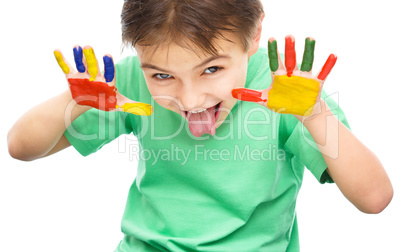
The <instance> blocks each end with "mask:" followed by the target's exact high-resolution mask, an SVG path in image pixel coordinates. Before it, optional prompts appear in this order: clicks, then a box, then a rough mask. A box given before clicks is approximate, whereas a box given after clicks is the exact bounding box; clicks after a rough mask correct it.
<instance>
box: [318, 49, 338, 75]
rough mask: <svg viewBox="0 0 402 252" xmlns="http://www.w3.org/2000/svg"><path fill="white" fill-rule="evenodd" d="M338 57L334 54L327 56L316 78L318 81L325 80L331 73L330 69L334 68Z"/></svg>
mask: <svg viewBox="0 0 402 252" xmlns="http://www.w3.org/2000/svg"><path fill="white" fill-rule="evenodd" d="M337 60H338V57H337V56H336V55H335V54H331V55H329V57H328V59H327V61H326V62H325V64H324V66H323V67H322V69H321V72H320V73H319V75H318V76H317V78H318V79H319V80H325V79H326V78H327V76H328V74H329V73H330V72H331V70H332V68H333V67H334V66H335V63H336V61H337Z"/></svg>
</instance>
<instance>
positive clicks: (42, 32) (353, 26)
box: [0, 0, 402, 252]
mask: <svg viewBox="0 0 402 252" xmlns="http://www.w3.org/2000/svg"><path fill="white" fill-rule="evenodd" d="M263 2H264V6H265V11H266V19H265V21H264V29H263V39H262V44H261V45H262V46H265V45H266V42H267V40H268V38H269V37H271V36H274V37H276V38H277V39H278V44H279V47H280V50H281V51H283V48H284V37H285V36H286V35H287V34H293V35H294V36H295V37H296V44H297V48H296V49H297V52H298V60H299V62H300V60H301V56H302V52H303V44H304V38H305V37H307V36H312V37H314V38H315V39H316V40H317V44H316V60H315V68H314V71H315V72H318V71H319V69H320V67H321V66H322V65H323V64H324V62H325V60H326V58H327V56H328V55H329V54H330V53H335V54H337V55H338V62H337V65H336V66H335V68H334V70H333V72H332V73H331V75H330V77H329V78H328V81H327V82H326V86H325V88H326V90H327V92H328V93H329V94H331V93H335V92H337V93H338V94H339V104H340V106H341V107H342V108H343V110H344V111H345V113H346V115H347V117H348V119H349V123H350V124H351V127H352V131H353V132H354V133H355V134H356V135H357V137H358V138H359V139H361V141H362V142H363V143H365V144H366V145H367V146H368V147H369V148H370V149H371V150H372V151H373V152H374V153H376V154H377V156H378V157H379V159H380V160H381V161H382V163H383V165H384V166H385V168H386V170H387V172H388V174H389V176H390V177H391V180H392V182H393V186H394V191H395V193H394V194H395V195H394V199H393V201H392V203H391V204H390V205H389V206H388V208H387V209H386V210H385V211H384V212H382V213H381V214H379V215H367V214H363V213H361V212H359V211H358V210H357V209H356V208H354V206H353V205H351V204H350V203H349V202H348V201H347V200H346V199H345V198H344V197H343V196H342V194H341V193H340V191H339V190H338V189H337V187H336V185H320V184H318V182H316V181H315V179H314V178H313V177H312V175H311V174H310V173H309V172H308V171H306V175H305V180H304V183H303V186H302V190H301V193H300V196H299V199H298V205H297V211H298V218H299V230H300V240H301V249H302V251H304V252H309V251H366V252H369V251H373V252H374V251H376V252H377V251H402V250H401V245H400V235H398V233H399V234H400V230H398V229H397V228H399V227H400V226H401V224H402V223H401V217H400V213H402V205H401V196H400V194H401V192H402V189H401V186H400V183H399V178H400V177H401V176H402V172H401V165H400V164H401V161H400V158H399V157H400V156H401V153H400V150H401V149H402V148H400V147H399V143H401V142H402V137H401V133H400V132H399V129H400V125H399V122H400V120H399V117H400V111H401V109H400V100H401V91H402V88H401V86H402V81H401V76H400V75H401V58H402V52H401V38H402V36H401V27H400V25H401V24H402V17H401V16H402V15H400V5H399V4H398V1H397V0H382V1H371V0H366V1H360V0H356V1H350V0H349V1H345V0H338V1H323V0H303V1H300V0H287V1H282V0H277V1H265V0H264V1H263ZM122 4H123V1H122V0H120V1H105V0H69V1H54V0H53V1H50V0H37V1H28V0H20V1H7V2H6V1H2V2H1V3H0V20H1V22H0V27H1V33H0V36H1V39H0V43H1V46H0V49H1V55H0V64H1V67H0V81H1V85H2V88H1V99H0V103H1V108H2V111H3V116H2V118H1V127H0V130H1V132H0V148H1V149H0V167H1V168H0V251H42V252H46V251H112V250H113V249H114V248H115V246H116V245H117V244H118V242H119V241H120V239H121V238H122V234H121V232H120V220H121V217H122V214H123V210H124V206H125V201H126V197H127V193H128V190H129V187H130V185H131V183H132V181H133V180H134V177H135V174H136V166H137V164H136V161H135V160H130V156H131V154H130V152H129V151H128V149H126V151H124V146H128V145H130V144H133V142H132V141H133V138H128V137H123V138H120V139H119V140H117V141H115V142H112V143H111V144H109V145H108V146H106V147H104V148H103V149H102V150H101V151H99V152H98V153H96V154H93V155H91V156H89V157H87V158H83V157H81V156H80V155H79V154H78V153H77V152H76V151H75V150H74V149H73V148H69V149H67V150H65V151H63V152H62V153H59V154H56V155H54V156H52V157H49V158H46V159H43V160H37V161H34V162H21V161H17V160H13V159H12V158H11V157H10V156H9V155H8V152H7V141H6V136H7V132H8V130H9V129H10V128H11V126H12V125H13V123H14V122H15V121H16V120H17V119H18V118H19V117H20V116H21V115H23V113H25V112H26V111H27V110H28V109H29V108H31V107H33V106H34V105H36V104H38V103H40V102H42V101H44V100H46V99H48V98H50V97H52V96H55V95H57V94H59V93H61V92H62V91H64V90H65V89H66V88H67V84H66V81H65V80H64V77H63V74H62V72H61V70H60V69H59V67H58V65H57V63H56V61H55V60H54V56H53V49H55V48H60V49H61V50H62V51H63V52H65V54H66V57H67V59H69V60H70V61H71V62H72V61H73V60H72V47H73V46H74V45H76V44H80V45H86V44H90V45H92V46H93V47H94V48H95V52H96V53H97V54H98V56H101V55H103V54H105V53H110V54H112V55H113V56H114V58H115V60H116V61H117V60H119V59H122V58H123V57H124V56H125V55H129V54H132V53H133V51H131V50H130V49H126V50H125V51H124V52H123V53H121V49H122V46H121V39H120V11H121V7H122ZM51 123H52V122H49V125H51Z"/></svg>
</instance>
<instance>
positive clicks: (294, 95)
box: [267, 75, 320, 116]
mask: <svg viewBox="0 0 402 252" xmlns="http://www.w3.org/2000/svg"><path fill="white" fill-rule="evenodd" d="M319 92H320V82H318V81H316V80H314V79H307V78H304V77H300V76H291V77H288V76H287V75H280V76H275V79H274V83H273V84H272V89H271V90H270V91H269V92H268V102H267V106H268V108H270V109H272V110H273V111H276V112H278V113H282V114H294V115H300V116H309V115H311V113H312V111H313V108H314V104H315V103H316V101H317V96H318V93H319Z"/></svg>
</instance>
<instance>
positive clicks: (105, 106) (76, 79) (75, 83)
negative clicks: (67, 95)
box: [54, 46, 153, 115]
mask: <svg viewBox="0 0 402 252" xmlns="http://www.w3.org/2000/svg"><path fill="white" fill-rule="evenodd" d="M73 51H74V61H75V65H76V69H75V68H74V67H72V66H71V65H70V64H69V63H68V62H67V61H66V60H65V58H64V57H63V55H62V53H61V52H60V51H59V50H55V51H54V55H55V57H56V60H57V62H58V63H59V66H60V67H61V69H62V70H63V72H64V74H65V75H66V78H67V80H68V82H69V88H70V91H71V95H72V97H73V99H74V100H75V101H76V102H77V104H79V105H85V106H90V107H93V108H96V109H99V110H103V111H123V112H129V113H133V114H137V115H150V114H152V111H153V109H152V106H151V105H148V104H145V103H138V102H135V101H132V100H131V99H129V98H127V97H125V96H124V95H122V94H120V93H119V92H118V91H117V88H116V78H115V66H114V63H113V59H112V57H111V56H109V55H105V56H104V57H103V62H104V74H103V75H102V73H101V72H100V71H99V65H98V61H97V59H96V57H95V53H94V50H93V49H92V48H91V47H89V46H86V47H84V49H82V48H81V47H80V46H76V47H74V50H73Z"/></svg>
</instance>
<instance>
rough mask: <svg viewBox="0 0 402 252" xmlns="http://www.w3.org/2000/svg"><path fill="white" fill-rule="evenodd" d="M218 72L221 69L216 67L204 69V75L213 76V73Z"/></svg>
mask: <svg viewBox="0 0 402 252" xmlns="http://www.w3.org/2000/svg"><path fill="white" fill-rule="evenodd" d="M219 70H221V68H220V67H217V66H214V67H208V68H207V69H205V71H204V73H206V74H214V73H216V72H218V71H219Z"/></svg>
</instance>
